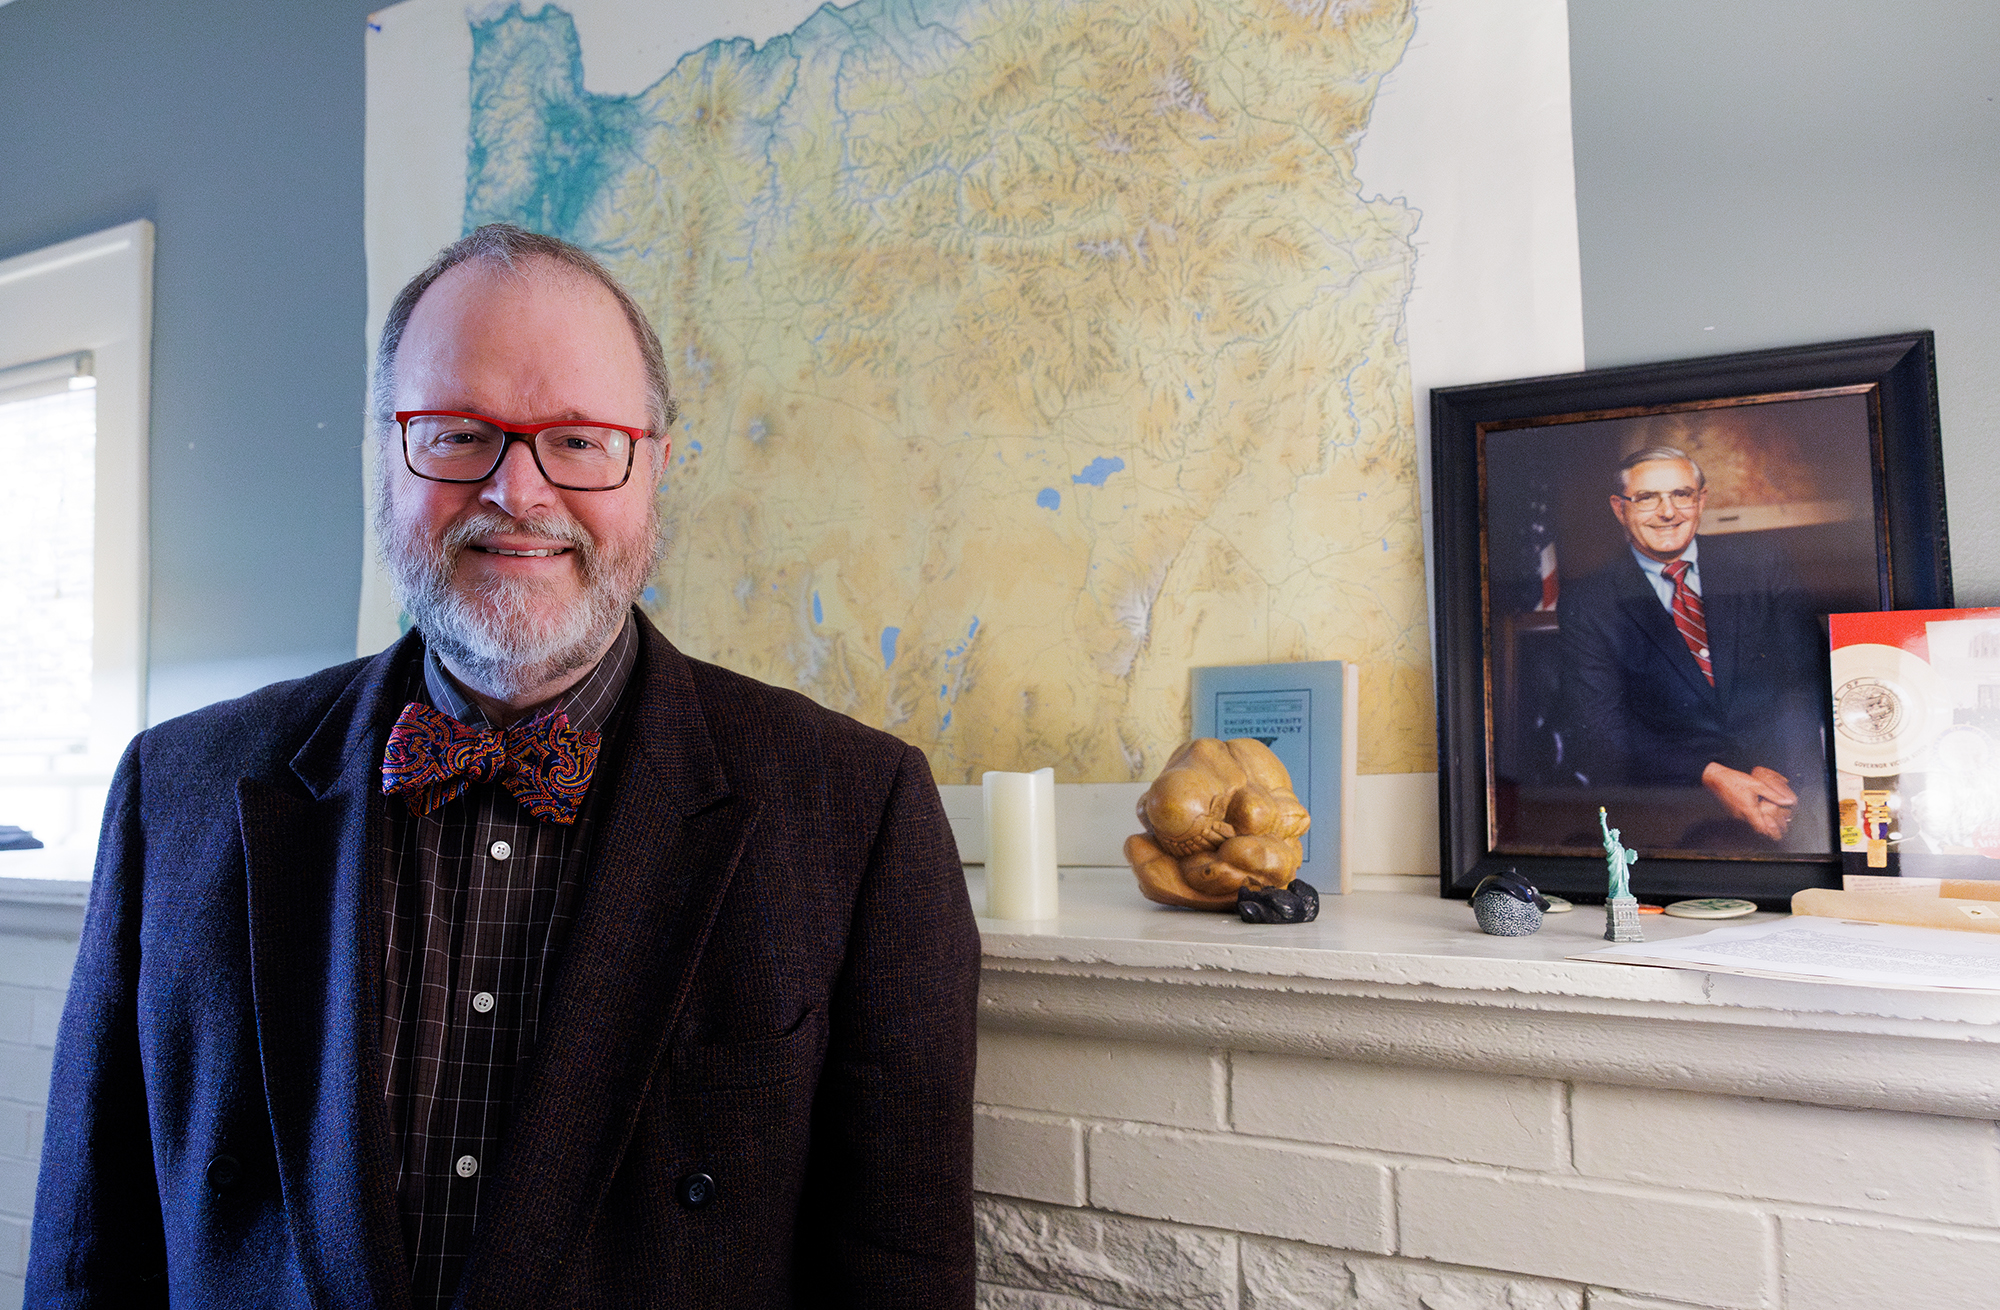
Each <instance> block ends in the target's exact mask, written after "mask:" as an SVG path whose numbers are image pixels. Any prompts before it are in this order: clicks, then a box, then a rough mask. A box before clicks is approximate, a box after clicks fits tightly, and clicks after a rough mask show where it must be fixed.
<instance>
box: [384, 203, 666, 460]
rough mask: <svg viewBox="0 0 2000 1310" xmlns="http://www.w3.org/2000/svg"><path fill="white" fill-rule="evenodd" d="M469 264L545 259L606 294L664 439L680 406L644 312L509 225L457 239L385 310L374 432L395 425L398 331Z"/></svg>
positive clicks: (568, 256)
mask: <svg viewBox="0 0 2000 1310" xmlns="http://www.w3.org/2000/svg"><path fill="white" fill-rule="evenodd" d="M475 259H484V260H489V261H491V262H492V263H495V264H498V265H500V266H501V267H503V268H506V269H508V270H510V271H513V272H522V271H524V270H523V265H525V264H527V263H528V262H529V261H531V260H535V259H546V260H549V261H550V262H551V263H555V264H559V265H561V266H563V267H565V268H569V269H573V270H575V271H576V272H578V273H581V274H583V275H584V276H585V277H588V278H590V279H591V280H592V281H594V282H596V283H597V284H598V285H599V286H601V287H603V288H604V289H605V290H606V291H609V292H610V293H611V294H612V296H613V298H615V299H616V300H617V301H618V307H619V308H620V309H622V310H624V311H625V321H626V322H628V323H630V324H631V325H632V335H633V337H634V338H635V339H636V340H637V341H638V344H639V355H640V358H642V359H643V360H645V363H646V411H647V419H648V422H649V423H650V425H651V427H652V430H653V431H654V432H656V433H658V434H659V435H661V436H663V437H664V436H666V435H667V430H668V429H669V428H671V427H672V426H673V425H674V416H675V415H676V414H678V413H679V412H680V406H679V405H677V404H676V403H675V402H674V393H673V388H672V387H671V386H669V385H668V382H667V359H666V352H665V351H663V350H662V349H661V348H660V334H659V333H657V332H655V331H653V325H652V324H651V323H649V322H647V321H646V314H645V311H644V310H642V309H640V308H639V303H638V302H637V301H635V300H633V299H632V295H631V293H630V292H628V291H626V290H625V288H624V287H622V286H620V285H619V284H618V279H617V278H614V277H612V276H611V273H610V270H608V269H606V268H605V267H604V265H603V264H600V263H599V262H598V261H597V258H596V256H594V255H592V254H591V253H590V252H589V251H587V250H585V249H583V248H582V247H581V246H576V245H572V244H570V243H569V242H567V241H564V240H562V239H561V238H560V237H552V236H545V235H543V234H542V233H540V232H530V231H528V230H527V229H526V228H521V227H516V226H514V225H513V224H512V223H488V224H487V225H486V226H484V227H481V228H475V229H474V230H473V231H471V232H469V233H467V234H466V235H464V236H462V237H460V238H459V239H458V240H456V241H454V242H452V243H451V244H450V245H448V246H446V247H445V248H444V249H443V250H440V251H439V252H438V255H437V258H436V259H433V260H432V261H431V262H430V265H429V267H427V268H425V269H424V271H423V272H421V273H419V274H417V275H416V276H415V277H413V278H411V279H410V280H409V281H408V282H407V283H405V284H404V286H403V289H402V291H401V292H399V293H398V294H397V296H396V303H395V304H393V305H391V306H390V307H389V317H388V319H387V321H385V322H384V323H383V324H382V340H381V344H380V345H378V346H377V347H376V350H375V385H374V387H373V389H372V392H371V395H370V402H371V403H370V408H371V409H372V411H373V413H372V414H371V417H372V418H373V420H374V422H375V424H376V428H377V430H378V431H384V430H387V429H388V428H391V427H393V426H394V425H395V422H396V352H397V350H398V349H399V348H400V347H401V346H402V344H403V330H404V329H405V328H407V327H408V326H409V325H410V314H411V312H412V311H413V310H415V309H416V307H417V301H418V300H419V299H421V298H422V297H423V294H424V292H426V291H428V290H430V286H431V283H433V282H435V281H437V280H438V279H439V278H441V277H443V276H444V275H445V274H446V273H448V272H450V271H451V270H452V269H454V268H456V267H458V266H459V265H460V264H464V263H469V262H471V261H472V260H475Z"/></svg>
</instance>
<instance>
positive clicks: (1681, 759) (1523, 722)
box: [1431, 332, 1951, 908]
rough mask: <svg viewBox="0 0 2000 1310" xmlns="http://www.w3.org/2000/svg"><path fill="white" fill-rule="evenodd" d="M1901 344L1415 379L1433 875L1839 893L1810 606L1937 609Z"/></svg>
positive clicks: (1917, 377) (1917, 388) (1637, 887)
mask: <svg viewBox="0 0 2000 1310" xmlns="http://www.w3.org/2000/svg"><path fill="white" fill-rule="evenodd" d="M1935 379H1936V370H1935V366H1934V362H1933V355H1932V341H1931V336H1930V334H1929V333H1928V332H1924V333H1912V334H1908V335H1901V336H1892V337H1875V338H1870V339H1867V340H1861V341H1843V342H1833V343H1828V344H1823V345H1812V346H1801V347H1797V348H1792V349H1784V350H1764V351H1756V352H1752V353H1747V354H1739V355H1724V356H1717V357H1714V358H1709V359H1694V360H1680V361H1675V362H1672V363H1665V364H1648V365H1639V366H1634V367H1628V368H1615V369H1598V370H1592V371H1589V372H1584V373H1573V374H1568V375H1564V376H1560V377H1547V378H1531V379H1526V380H1522V381H1516V382H1502V383H1493V384H1487V385H1480V386H1469V387H1454V388H1450V389H1441V390H1438V391H1434V392H1432V393H1431V414H1432V418H1431V445H1432V450H1431V455H1432V462H1431V476H1432V488H1433V512H1434V523H1435V535H1434V550H1435V554H1434V568H1435V585H1436V605H1437V635H1438V652H1439V658H1438V670H1437V672H1438V780H1439V789H1440V801H1441V805H1442V809H1443V813H1442V819H1441V828H1442V841H1443V853H1442V854H1443V863H1442V877H1441V890H1442V892H1443V894H1444V895H1447V896H1465V895H1467V894H1469V893H1470V892H1471V890H1472V888H1473V886H1474V885H1475V884H1476V883H1477V882H1478V881H1479V879H1481V878H1482V877H1484V876H1486V875H1487V874H1489V873H1500V872H1505V871H1506V870H1507V869H1509V868H1512V869H1516V870H1518V871H1519V872H1520V873H1521V874H1522V875H1523V876H1524V877H1526V878H1527V879H1528V880H1529V881H1531V882H1533V883H1534V884H1535V885H1536V886H1537V887H1539V888H1541V889H1542V890H1543V891H1545V892H1554V893H1558V894H1560V895H1563V896H1567V897H1572V898H1581V899H1585V900H1592V899H1599V900H1601V899H1602V897H1603V895H1604V891H1605V885H1606V875H1605V863H1604V847H1603V837H1602V833H1601V829H1600V825H1599V822H1598V807H1600V806H1602V807H1604V808H1605V809H1606V811H1607V812H1608V814H1609V817H1610V822H1611V824H1612V825H1614V826H1616V827H1618V828H1619V829H1620V830H1621V832H1622V834H1623V839H1624V844H1625V845H1626V846H1628V847H1632V848H1634V849H1636V850H1637V851H1638V852H1639V857H1640V858H1639V860H1638V861H1637V862H1636V863H1635V864H1634V865H1633V866H1632V888H1633V892H1634V894H1635V895H1637V896H1639V897H1640V898H1642V899H1651V900H1658V899H1663V898H1681V897H1702V896H1735V897H1743V898H1746V899H1750V900H1755V901H1757V902H1758V903H1759V904H1760V905H1764V906H1767V907H1772V908H1777V907H1780V906H1782V905H1783V904H1784V903H1785V902H1787V901H1788V899H1789V897H1790V896H1791V894H1792V893H1793V892H1795V891H1797V890H1799V889H1800V888H1803V887H1814V886H1838V885H1839V878H1840V868H1841V866H1840V843H1839V836H1838V833H1837V831H1836V826H1835V824H1836V817H1837V816H1836V813H1835V809H1836V804H1835V796H1834V782H1833V768H1832V756H1831V729H1830V719H1831V713H1830V709H1829V704H1830V702H1829V693H1828V685H1827V668H1828V654H1827V651H1828V647H1827V624H1826V616H1827V615H1828V614H1831V613H1851V612H1855V611H1863V610H1888V609H1932V608H1948V607H1949V606H1950V605H1951V568H1950V558H1949V553H1948V550H1947V545H1946V541H1947V538H1946V531H1945V502H1944V474H1943V459H1942V451H1941V447H1940V443H1939V433H1938V423H1937V395H1936V381H1935Z"/></svg>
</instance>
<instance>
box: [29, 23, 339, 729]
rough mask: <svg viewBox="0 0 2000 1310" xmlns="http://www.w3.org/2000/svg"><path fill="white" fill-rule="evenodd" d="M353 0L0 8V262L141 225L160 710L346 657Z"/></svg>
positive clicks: (155, 678) (155, 681)
mask: <svg viewBox="0 0 2000 1310" xmlns="http://www.w3.org/2000/svg"><path fill="white" fill-rule="evenodd" d="M368 8H369V6H367V5H365V4H362V3H359V2H358V0H356V2H354V3H341V2H340V0H209V2H208V3H203V4H198V5H190V4H166V3H159V2H158V0H16V3H13V4H8V5H5V6H4V7H0V258H5V257H7V256H10V255H16V254H20V253H22V252H24V251H28V250H33V249H35V248H37V247H39V246H42V245H46V244H48V243H50V242H54V241H61V240H65V239H67V238H70V237H75V236H81V235H83V234H84V233H87V232H93V231H96V230H98V229H100V228H105V227H110V226H112V225H113V224H116V223H123V222H127V221H129V220H131V219H135V218H149V219H151V220H152V221H153V223H154V224H155V225H156V227H157V234H158V247H157V253H156V262H155V277H154V306H153V380H152V388H153V396H152V502H151V515H152V521H151V542H152V616H151V629H150V636H151V640H150V645H151V678H150V698H149V699H150V702H151V711H152V717H153V718H154V719H155V720H158V719H159V718H161V717H165V716H168V715H171V714H175V713H178V712H180V711H182V710H185V709H190V708H193V707H194V706H196V705H199V704H202V703H204V702H206V701H209V700H213V699H215V698H216V697H218V696H224V695H233V694H236V693H237V692H240V691H244V690H247V689H249V688H251V687H254V686H257V685H259V684H261V683H264V682H269V681H271V680H272V679H274V678H280V677H288V676H294V675H296V674H299V673H304V672H308V671H310V670H312V669H315V668H319V667H322V666H324V665H326V664H328V663H331V662H333V661H335V660H339V659H345V658H350V657H351V656H352V655H353V651H354V615H355V607H356V604H357V600H358V596H359V589H360V577H361V567H360V552H361V492H360V477H361V473H360V468H361V465H360V435H359V434H360V427H359V414H360V403H361V392H362V378H363V343H362V322H363V315H364V312H365V304H364V294H365V290H364V285H363V280H362V279H363V265H362V246H361V128H362V32H363V23H364V22H365V20H366V15H367V12H368ZM0 621H4V617H0Z"/></svg>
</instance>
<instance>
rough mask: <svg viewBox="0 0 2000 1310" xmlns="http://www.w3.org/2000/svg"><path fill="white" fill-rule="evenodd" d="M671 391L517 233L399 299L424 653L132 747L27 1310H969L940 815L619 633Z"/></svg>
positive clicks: (630, 330) (768, 697) (646, 627)
mask: <svg viewBox="0 0 2000 1310" xmlns="http://www.w3.org/2000/svg"><path fill="white" fill-rule="evenodd" d="M661 360H662V356H661V347H660V343H659V340H658V338H657V337H656V336H655V334H654V332H653V329H652V328H651V326H650V325H648V323H647V322H646V319H645V317H644V315H643V314H642V313H641V312H640V310H639V309H638V307H637V306H636V305H635V304H634V303H633V301H632V300H631V298H630V297H629V296H627V295H626V294H625V292H624V291H623V290H622V289H621V288H620V287H619V286H618V285H617V283H616V282H615V281H613V280H612V279H611V277H610V276H609V274H607V273H606V272H605V271H604V270H603V269H602V267H600V266H599V265H598V264H597V263H596V262H595V261H594V260H592V259H591V258H590V257H589V256H588V255H586V254H584V253H583V252H582V251H580V250H578V249H576V248H575V247H572V246H569V245H567V244H565V243H562V242H559V241H555V240H553V239H551V238H547V237H541V236H537V235H534V234H531V233H527V232H523V231H521V230H519V229H516V228H509V227H504V226H495V227H489V228H482V229H480V230H479V231H478V232H475V233H474V234H472V235H471V236H469V237H467V238H465V239H464V240H463V241H460V242H458V243H456V244H455V245H453V246H451V247H449V248H447V249H446V250H445V251H444V252H443V253H442V254H441V255H440V256H439V257H438V259H437V260H436V261H435V262H434V263H433V264H432V265H431V266H430V267H429V268H427V269H426V270H424V272H422V273H420V274H419V275H418V276H417V277H416V278H415V279H414V280H412V282H411V283H410V284H409V285H408V286H407V287H406V288H405V289H404V291H403V294H402V296H401V297H400V298H399V299H398V301H397V302H396V305H395V307H394V309H393V310H392V311H391V313H390V316H389V319H388V323H387V326H386V327H385V329H384V332H383V336H382V343H381V349H380V352H379V356H378V360H377V368H376V373H377V389H376V398H375V404H374V410H375V412H374V414H373V416H372V418H373V426H374V428H375V431H376V436H375V438H374V439H375V440H376V442H377V445H376V455H377V464H378V466H379V470H378V471H379V478H378V483H377V492H378V513H377V528H378V535H379V537H380V540H381V542H382V547H383V553H384V558H385V561H386V562H387V564H388V565H389V567H390V570H391V573H392V575H393V577H394V580H395V585H396V590H397V595H398V599H399V601H400V602H401V603H402V605H403V607H404V609H405V611H406V612H407V613H408V614H409V615H410V616H411V617H412V619H413V620H414V627H413V628H412V629H411V630H410V631H409V632H408V634H407V635H406V636H405V637H404V638H403V639H402V640H401V641H399V642H397V643H396V644H395V645H394V646H392V647H390V648H389V649H388V650H386V651H384V652H383V653H382V654H380V655H377V656H375V657H374V658H373V659H368V660H360V661H356V662H354V663H351V664H346V665H342V666H339V667H337V668H332V669H328V670H325V671H323V672H321V673H318V674H315V675H313V676H311V677H307V678H303V679H300V680H299V681H296V682H290V683H281V684H278V685H276V686H272V687H267V688H265V689H264V690H262V691H259V692H255V693H253V694H251V695H249V696H246V697H244V698H242V699H240V700H236V701H230V702H225V703H223V704H219V705H214V706H210V707H209V708H207V709H205V710H201V711H199V712H197V713H194V714H191V715H188V716H186V717H183V718H180V719H175V720H172V721H170V722H168V723H165V724H162V725H160V726H158V727H155V728H152V729H149V730H148V731H146V732H144V733H142V734H141V735H140V736H139V737H138V738H137V739H135V740H134V742H133V743H132V745H131V747H130V748H129V749H128V750H127V751H126V753H125V757H124V760H123V762H122V763H121V764H120V766H119V769H118V773H117V777H116V780H115V781H114V783H113V786H112V789H111V795H110V801H109V804H108V806H107V810H106V817H105V827H104V837H103V841H102V845H101V848H100V854H99V859H98V866H97V873H96V880H95V882H94V884H93V886H92V889H91V901H90V909H89V912H88V916H87V918H86V921H85V927H84V934H83V941H82V947H81V952H80V954H79V956H78V959H77V964H76V969H75V973H74V976H73V979H72V982H71V985H70V992H69V999H68V1003H67V1008H66V1009H65V1011H64V1015H63V1021H62V1027H61V1033H60V1036H59V1038H58V1042H57V1050H56V1059H55V1075H54V1079H53V1088H52V1092H51V1096H50V1103H49V1112H48V1129H47V1134H46V1145H45V1148H44V1152H43V1161H42V1175H41V1184H40V1191H39V1193H38V1195H37V1202H36V1214H35V1223H34V1230H33V1241H32V1249H31V1255H30V1261H29V1269H28V1280H27V1281H28V1303H29V1304H30V1305H35V1306H77V1307H81V1306H121V1307H122V1306H137V1305H161V1306H164V1305H166V1304H167V1303H168V1302H169V1300H171V1302H172V1303H173V1304H174V1305H175V1306H229V1307H239V1306H298V1307H306V1306H314V1307H333V1306H356V1307H359V1306H382V1307H408V1306H421V1307H431V1306H445V1305H459V1306H465V1307H480V1306H520V1307H543V1306H556V1305H561V1306H656V1305H657V1306H700V1307H704V1308H707V1307H719V1306H730V1307H733V1306H741V1307H774V1306H791V1305H815V1306H818V1305H828V1306H857V1307H863V1306H865V1307H886V1306H923V1307H930V1306H937V1307H969V1306H970V1305H971V1304H972V1264H973V1256H972V1209H971V1129H972V1124H971V1093H972V1069H973V1005H974V995H975V990H976V987H977V980H978V969H979V945H978V935H977V933H976V931H975V929H974V926H973V922H972V916H971V911H970V907H969V905H968V903H967V898H966V891H965V884H964V880H963V877H962V875H961V870H960V866H959V862H958V857H957V853H956V850H955V848H954V846H953V843H952V838H951V833H950V830H949V828H948V826H947V825H946V822H945V819H944V815H943V812H942V809H941V807H940V805H939V803H938V796H937V790H936V788H935V787H934V786H933V785H932V781H931V777H930V772H929V769H928V767H927V766H926V764H925V761H924V757H923V755H922V754H921V753H920V752H918V751H917V750H915V749H914V748H912V747H909V746H907V745H904V744H903V743H901V742H898V741H896V740H895V739H893V738H891V737H889V736H887V735H885V734H883V733H880V732H877V731H874V730H873V729H870V728H865V727H863V726H861V725H859V724H857V723H854V722H852V721H851V720H848V719H845V718H843V717H841V716H839V715H837V714H833V713H831V712H829V711H826V710H823V709H821V708H819V707H818V706H816V705H814V704H812V703H811V702H810V701H807V700H806V699H804V698H803V697H801V696H798V695H796V694H794V693H791V692H787V691H780V690H776V689H773V688H770V687H766V686H763V685H761V684H759V683H756V682H753V681H750V680H749V679H747V678H743V677H740V676H738V675H735V674H732V673H729V672H727V671H725V670H723V669H720V668H717V667H715V666H713V665H709V664H704V663H701V662H700V661H697V660H692V659H689V658H687V657H686V656H684V655H682V654H681V653H680V652H679V651H677V650H676V649H675V648H674V647H673V646H672V645H671V644H670V643H669V642H668V641H667V640H666V639H665V638H664V637H662V636H661V635H660V634H659V632H658V631H657V630H655V629H654V627H653V626H652V624H651V623H650V622H649V621H648V620H647V618H646V616H645V615H644V614H643V613H642V612H641V611H640V610H638V609H637V608H636V607H635V605H634V601H635V600H636V598H637V597H638V594H639V592H640V589H641V588H642V587H643V586H644V584H645V580H646V578H647V575H648V574H649V572H650V571H651V569H652V568H653V567H654V565H655V564H656V562H657V560H658V552H659V549H660V546H659V543H660V541H661V530H660V523H659V512H658V509H657V505H658V498H657V496H656V493H657V492H658V490H659V487H660V483H661V480H662V478H663V475H664V474H665V471H666V468H667V455H668V437H669V434H670V432H671V429H672V423H673V414H674V402H673V400H672V397H671V395H670V393H669V391H668V389H667V380H666V372H665V369H664V367H663V365H662V362H661ZM283 429H284V425H282V424H278V425H274V427H273V431H274V432H277V431H282V430H283ZM285 439H287V440H289V439H290V438H285Z"/></svg>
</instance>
